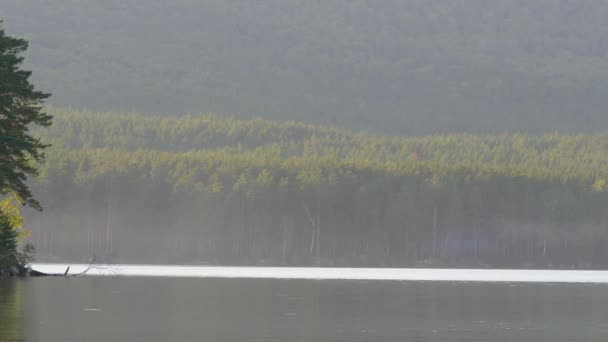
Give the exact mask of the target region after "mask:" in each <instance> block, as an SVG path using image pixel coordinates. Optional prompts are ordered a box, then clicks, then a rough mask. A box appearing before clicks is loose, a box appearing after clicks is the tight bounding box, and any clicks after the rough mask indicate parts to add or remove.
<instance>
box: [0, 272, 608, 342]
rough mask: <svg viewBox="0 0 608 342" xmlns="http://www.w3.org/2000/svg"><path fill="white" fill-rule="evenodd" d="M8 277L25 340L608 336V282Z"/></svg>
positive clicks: (8, 322) (15, 329)
mask: <svg viewBox="0 0 608 342" xmlns="http://www.w3.org/2000/svg"><path fill="white" fill-rule="evenodd" d="M1 284H2V285H1V287H0V288H1V289H2V292H1V293H2V295H1V296H0V303H2V306H0V318H2V319H1V320H0V327H1V329H2V335H0V336H2V338H4V339H11V338H19V337H20V336H21V334H25V339H24V340H25V341H51V342H55V341H93V342H97V341H99V342H102V341H103V342H106V341H150V342H156V341H159V342H160V341H163V342H164V341H212V342H213V341H281V342H282V341H287V342H289V341H420V342H422V341H424V342H427V341H428V342H443V341H467V342H469V341H484V342H492V341H513V342H521V341H547V342H548V341H551V342H565V341H592V342H594V341H598V342H599V341H601V342H605V341H606V336H608V321H606V317H608V286H606V285H590V284H583V285H581V284H578V285H575V284H570V285H568V284H560V285H557V284H553V285H549V284H508V283H432V282H383V281H328V280H323V281H315V280H277V279H275V280H272V279H257V280H256V279H249V280H239V279H188V278H126V277H118V278H105V277H88V278H87V277H84V278H41V279H28V280H19V281H12V282H4V283H1ZM24 299H25V300H24ZM2 338H0V340H2Z"/></svg>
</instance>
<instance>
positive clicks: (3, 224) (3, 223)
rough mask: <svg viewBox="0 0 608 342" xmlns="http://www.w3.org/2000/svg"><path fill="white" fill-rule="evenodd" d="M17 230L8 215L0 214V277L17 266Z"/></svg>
mask: <svg viewBox="0 0 608 342" xmlns="http://www.w3.org/2000/svg"><path fill="white" fill-rule="evenodd" d="M17 261H18V253H17V230H16V229H15V227H14V226H13V224H12V222H11V219H10V217H9V216H8V215H6V214H4V213H3V212H0V275H2V272H3V271H5V270H9V269H11V268H12V267H14V266H16V265H17Z"/></svg>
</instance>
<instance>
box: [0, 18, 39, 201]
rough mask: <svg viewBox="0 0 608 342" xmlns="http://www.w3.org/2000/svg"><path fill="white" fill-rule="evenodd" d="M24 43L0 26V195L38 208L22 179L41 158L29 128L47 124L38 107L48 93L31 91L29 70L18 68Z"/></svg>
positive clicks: (34, 171) (37, 140) (37, 145)
mask: <svg viewBox="0 0 608 342" xmlns="http://www.w3.org/2000/svg"><path fill="white" fill-rule="evenodd" d="M0 24H1V22H0ZM27 46H28V44H27V42H26V41H25V40H23V39H17V38H12V37H9V36H7V35H6V34H5V32H4V30H3V29H1V28H0V195H6V194H8V193H15V194H17V196H18V197H19V199H20V200H21V201H22V202H24V203H27V204H28V205H30V206H32V207H34V208H37V209H40V208H41V207H40V204H39V203H38V201H36V200H35V199H34V198H33V197H32V193H31V192H30V190H29V188H28V186H27V185H26V184H25V181H26V177H27V176H28V175H36V173H37V170H36V167H35V164H34V162H37V161H40V160H41V159H42V157H43V154H42V150H43V149H44V148H45V147H47V146H46V145H45V144H43V143H42V142H40V140H39V139H38V138H35V137H33V136H32V135H31V134H30V132H29V130H30V128H31V127H32V126H33V125H39V126H49V125H50V123H51V116H49V115H47V114H45V113H43V112H42V111H41V107H40V104H41V102H42V100H44V99H45V98H47V97H48V96H49V95H48V94H45V93H42V92H39V91H36V90H34V87H33V85H32V84H31V83H30V82H29V77H30V75H31V72H29V71H23V70H21V69H20V66H21V64H22V62H23V57H22V54H23V53H24V52H25V51H26V49H27Z"/></svg>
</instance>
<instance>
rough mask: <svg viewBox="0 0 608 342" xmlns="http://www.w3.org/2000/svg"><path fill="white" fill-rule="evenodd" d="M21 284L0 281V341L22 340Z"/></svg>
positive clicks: (4, 280) (6, 280)
mask: <svg viewBox="0 0 608 342" xmlns="http://www.w3.org/2000/svg"><path fill="white" fill-rule="evenodd" d="M21 290H22V282H20V281H15V280H8V279H0V341H20V340H22V339H23V302H22V299H23V297H22V295H21Z"/></svg>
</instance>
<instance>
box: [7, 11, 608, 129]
mask: <svg viewBox="0 0 608 342" xmlns="http://www.w3.org/2000/svg"><path fill="white" fill-rule="evenodd" d="M0 17H1V18H2V19H4V21H5V23H4V26H5V28H6V29H7V31H8V32H9V33H10V34H14V35H20V36H24V37H25V38H27V39H29V40H30V41H31V48H30V55H29V58H28V65H27V67H28V68H31V69H33V70H34V78H35V80H36V82H37V83H38V84H39V85H40V86H41V88H43V89H45V90H48V91H51V92H52V93H53V94H54V96H53V98H52V102H53V103H54V104H57V105H63V106H66V105H72V106H77V107H86V108H93V109H97V110H118V111H129V110H137V111H140V112H145V113H156V114H159V113H164V112H171V113H175V112H182V113H185V112H200V111H201V110H205V111H212V112H217V113H222V114H224V113H226V114H235V115H241V116H249V115H253V116H261V117H265V118H270V119H281V120H299V121H305V122H312V123H337V124H339V125H341V126H347V127H350V128H355V129H366V130H370V131H375V132H381V133H392V134H416V135H421V134H428V133H445V132H471V133H496V132H504V131H510V132H514V131H523V132H529V133H541V132H542V133H546V132H549V133H551V132H555V131H560V132H592V131H597V130H606V129H608V115H607V114H606V108H608V97H607V96H606V94H607V93H608V25H605V18H606V17H608V3H606V2H601V1H591V0H581V1H569V2H565V1H553V0H536V1H519V0H518V1H504V2H499V1H483V0H471V1H466V2H448V1H426V0H415V1H400V0H390V1H389V0H387V1H361V0H348V1H346V0H344V1H332V0H328V1H308V0H302V1H283V0H272V1H247V0H242V1H230V2H228V1H224V0H209V1H197V0H175V1H163V0H145V1H130V2H124V1H119V0H104V1H96V2H82V1H74V0H56V1H37V0H0Z"/></svg>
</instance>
